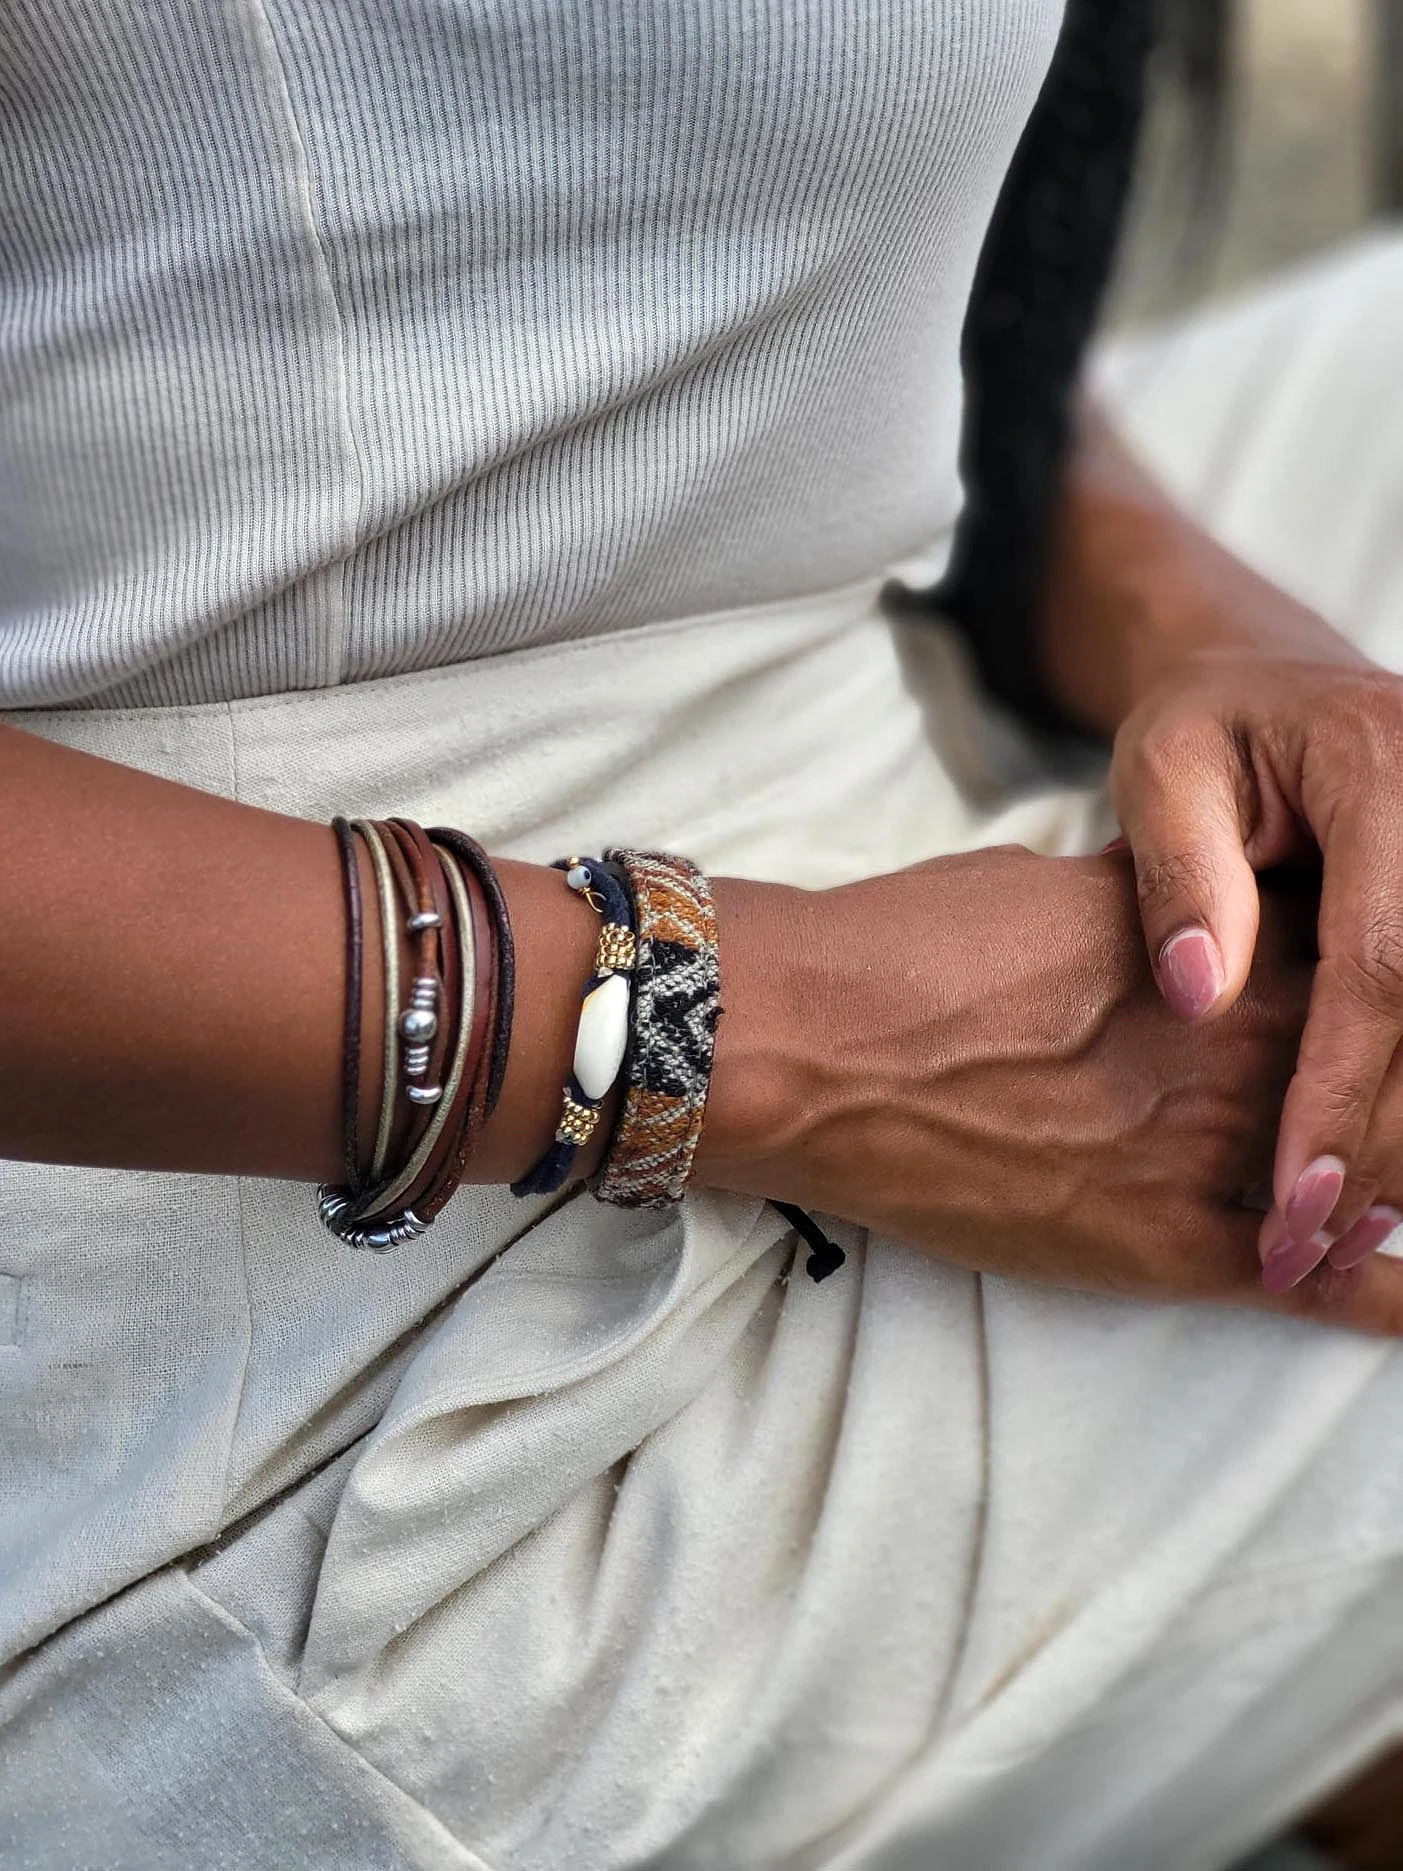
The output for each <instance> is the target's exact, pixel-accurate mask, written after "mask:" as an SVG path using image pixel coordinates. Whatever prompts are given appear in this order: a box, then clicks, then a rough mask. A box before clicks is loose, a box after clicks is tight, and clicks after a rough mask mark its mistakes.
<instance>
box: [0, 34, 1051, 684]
mask: <svg viewBox="0 0 1403 1871" xmlns="http://www.w3.org/2000/svg"><path fill="white" fill-rule="evenodd" d="M1061 12H1062V6H1061V0H142V3H141V4H140V5H138V4H136V0H4V5H3V6H0V705H4V706H25V705H34V704H43V703H64V702H78V703H81V702H85V701H86V702H90V703H99V704H103V705H115V704H135V705H149V704H159V703H169V702H202V701H216V700H220V699H229V698H233V697H237V696H243V695H250V694H260V693H265V692H268V691H272V690H278V689H287V688H306V687H314V686H318V685H325V684H330V683H339V682H348V681H356V680H361V679H365V678H368V677H374V676H380V675H385V674H389V673H392V672H396V671H401V670H408V669H417V668H423V667H427V666H431V665H437V664H441V663H446V662H454V661H458V660H460V659H463V658H466V657H474V656H483V655H490V654H492V653H493V652H495V651H500V650H504V649H509V648H513V647H515V646H517V645H520V644H526V643H539V642H549V641H553V640H559V639H562V638H568V637H574V636H579V635H581V634H583V633H586V632H592V631H603V630H615V629H619V628H623V627H627V626H630V625H635V624H640V623H645V622H650V621H654V620H661V619H665V618H670V617H677V616H683V615H688V614H691V613H698V612H705V611H711V610H716V609H720V608H723V607H730V606H735V605H748V604H753V603H759V602H763V601H765V600H767V599H771V598H777V597H784V596H790V595H798V594H801V593H803V592H805V591H809V590H818V589H821V588H824V587H828V586H834V585H839V584H844V583H847V582H849V581H851V580H854V579H857V578H860V577H862V576H863V575H864V574H866V573H868V572H871V571H873V570H875V569H877V568H880V567H881V566H882V565H884V564H888V563H890V562H891V561H892V560H894V559H896V558H898V557H900V556H901V555H903V554H904V553H906V552H908V551H911V550H913V549H916V548H918V547H920V546H921V545H923V544H924V543H926V542H927V541H929V540H930V538H931V537H932V535H933V534H935V533H936V531H937V530H938V529H939V528H940V527H942V526H948V525H949V524H950V523H951V522H952V521H953V518H954V516H955V513H956V510H957V506H958V478H957V474H956V467H955V453H956V442H957V434H958V424H959V416H960V385H959V369H958V340H959V332H960V325H961V320H962V317H963V313H964V308H965V304H966V301H967V298H968V294H969V288H970V282H971V277H972V274H973V270H974V266H975V262H976V259H977V257H978V252H979V247H980V242H981V240H982V238H983V235H984V231H985V228H986V225H987V222H988V218H989V215H990V212H991V209H992V207H993V203H994V200H995V196H996V194H997V191H998V188H999V185H1000V182H1001V181H1002V178H1003V175H1004V173H1005V170H1006V168H1007V165H1008V162H1009V160H1010V158H1011V155H1012V152H1013V148H1014V145H1015V143H1016V141H1017V138H1018V135H1019V132H1020V130H1021V128H1022V126H1023V123H1024V121H1025V119H1026V117H1027V114H1028V112H1029V110H1030V109H1031V106H1032V103H1033V100H1034V98H1035V96H1036V93H1037V89H1038V86H1039V84H1040V83H1041V80H1042V77H1043V75H1044V73H1045V70H1046V66H1047V61H1048V59H1049V57H1050V54H1051V50H1052V46H1053V42H1054V39H1055V36H1056V32H1057V29H1058V26H1059V23H1060V17H1061Z"/></svg>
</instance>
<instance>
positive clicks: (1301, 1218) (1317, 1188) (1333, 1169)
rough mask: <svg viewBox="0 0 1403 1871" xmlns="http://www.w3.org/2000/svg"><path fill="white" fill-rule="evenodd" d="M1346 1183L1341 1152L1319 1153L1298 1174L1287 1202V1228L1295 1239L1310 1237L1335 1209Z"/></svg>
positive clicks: (1303, 1239) (1301, 1239) (1316, 1232)
mask: <svg viewBox="0 0 1403 1871" xmlns="http://www.w3.org/2000/svg"><path fill="white" fill-rule="evenodd" d="M1344 1186H1345V1166H1344V1164H1343V1163H1342V1162H1341V1161H1340V1159H1339V1157H1337V1156H1318V1157H1316V1159H1315V1161H1314V1162H1313V1163H1307V1164H1306V1166H1305V1168H1304V1169H1303V1170H1302V1171H1301V1173H1300V1175H1299V1176H1297V1178H1296V1186H1295V1188H1294V1189H1293V1190H1292V1191H1291V1194H1290V1196H1289V1197H1288V1198H1287V1202H1286V1232H1287V1233H1288V1234H1289V1235H1290V1237H1291V1239H1292V1240H1293V1241H1308V1240H1309V1239H1310V1237H1311V1236H1312V1235H1313V1234H1318V1233H1319V1231H1320V1230H1321V1229H1322V1228H1323V1227H1324V1226H1325V1224H1326V1222H1327V1221H1328V1220H1329V1219H1330V1217H1331V1215H1333V1214H1334V1212H1335V1204H1336V1203H1337V1202H1338V1201H1339V1199H1340V1191H1341V1189H1343V1188H1344Z"/></svg>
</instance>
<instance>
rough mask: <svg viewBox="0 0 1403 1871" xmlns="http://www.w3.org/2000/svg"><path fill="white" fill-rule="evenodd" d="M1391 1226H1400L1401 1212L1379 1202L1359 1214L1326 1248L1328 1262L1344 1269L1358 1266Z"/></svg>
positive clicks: (1388, 1231)
mask: <svg viewBox="0 0 1403 1871" xmlns="http://www.w3.org/2000/svg"><path fill="white" fill-rule="evenodd" d="M1395 1228H1403V1215H1400V1214H1399V1212H1398V1210H1397V1209H1396V1208H1388V1207H1386V1206H1385V1205H1384V1204H1383V1203H1382V1202H1380V1203H1379V1204H1378V1205H1377V1206H1376V1207H1374V1208H1369V1209H1366V1210H1365V1211H1364V1213H1363V1214H1362V1215H1361V1216H1360V1217H1359V1220H1358V1221H1357V1222H1355V1224H1354V1226H1353V1227H1352V1228H1351V1229H1350V1230H1349V1232H1348V1233H1347V1234H1342V1235H1341V1236H1340V1238H1339V1240H1338V1241H1336V1243H1335V1245H1334V1246H1333V1247H1332V1248H1331V1249H1330V1265H1331V1266H1332V1267H1340V1268H1343V1269H1346V1270H1348V1269H1349V1268H1350V1267H1358V1266H1362V1265H1363V1263H1364V1262H1365V1261H1366V1260H1368V1259H1369V1257H1370V1256H1371V1255H1372V1254H1377V1253H1378V1251H1379V1249H1380V1248H1381V1247H1382V1246H1383V1244H1384V1242H1385V1241H1386V1240H1387V1239H1388V1237H1389V1236H1390V1235H1391V1234H1392V1233H1393V1231H1394V1229H1395Z"/></svg>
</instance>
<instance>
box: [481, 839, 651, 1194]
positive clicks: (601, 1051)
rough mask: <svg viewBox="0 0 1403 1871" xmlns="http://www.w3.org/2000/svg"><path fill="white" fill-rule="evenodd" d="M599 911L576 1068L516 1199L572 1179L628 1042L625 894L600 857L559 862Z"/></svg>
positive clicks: (629, 942) (631, 943)
mask: <svg viewBox="0 0 1403 1871" xmlns="http://www.w3.org/2000/svg"><path fill="white" fill-rule="evenodd" d="M553 868H554V869H555V870H558V871H564V872H565V881H566V883H567V884H568V885H569V886H570V888H571V889H572V890H574V891H576V892H577V893H578V894H579V895H580V896H582V897H583V898H584V899H585V901H586V902H587V903H588V904H589V906H590V908H591V909H593V910H595V911H597V912H598V914H599V916H600V917H601V918H602V921H601V922H600V925H599V943H598V946H597V948H596V949H595V955H594V967H593V969H592V970H591V973H590V977H589V980H588V981H586V982H585V985H584V987H583V989H582V990H581V993H580V1025H579V1030H578V1032H577V1034H576V1038H575V1063H574V1069H573V1071H572V1072H571V1074H570V1078H569V1080H568V1082H567V1084H566V1086H565V1091H564V1094H563V1096H562V1099H561V1106H560V1121H559V1123H558V1124H557V1125H556V1130H555V1137H554V1140H553V1141H552V1143H551V1147H550V1149H549V1150H547V1151H546V1153H545V1155H544V1156H543V1157H542V1158H541V1160H540V1161H539V1162H538V1163H535V1164H533V1165H532V1167H531V1168H530V1169H528V1170H527V1172H526V1174H525V1175H524V1176H523V1177H522V1178H521V1179H520V1181H519V1182H514V1183H513V1184H512V1185H511V1191H512V1194H513V1195H553V1194H554V1193H555V1191H556V1190H557V1189H560V1188H563V1187H564V1186H565V1184H566V1183H567V1182H568V1181H569V1180H570V1172H571V1170H572V1169H573V1168H574V1166H575V1160H576V1158H577V1157H578V1156H579V1154H580V1151H581V1149H582V1148H583V1146H584V1145H585V1144H587V1143H588V1142H589V1140H590V1138H591V1137H592V1136H593V1135H594V1132H595V1128H596V1126H597V1125H598V1123H599V1112H600V1108H601V1106H602V1105H603V1103H604V1100H605V1099H606V1098H607V1097H608V1096H609V1093H610V1092H611V1091H612V1090H613V1089H614V1085H615V1082H616V1081H617V1079H618V1076H619V1073H620V1071H621V1069H622V1067H623V1062H624V1053H625V1050H626V1048H627V1045H628V1033H629V1005H630V998H631V997H630V976H631V975H632V973H633V964H634V957H635V950H636V944H635V940H634V931H633V906H632V904H631V903H630V902H629V897H628V893H627V891H626V890H625V889H624V888H623V886H622V884H620V883H619V881H618V879H617V878H615V877H613V876H611V875H610V873H609V872H608V870H607V869H606V868H605V867H604V865H603V864H601V863H600V861H599V859H598V858H560V859H558V860H557V861H556V863H555V865H554V866H553Z"/></svg>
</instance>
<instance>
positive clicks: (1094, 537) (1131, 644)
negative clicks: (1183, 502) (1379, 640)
mask: <svg viewBox="0 0 1403 1871" xmlns="http://www.w3.org/2000/svg"><path fill="white" fill-rule="evenodd" d="M1041 648H1042V654H1043V666H1044V672H1045V675H1046V678H1047V681H1048V684H1049V687H1050V688H1051V690H1052V692H1053V694H1054V696H1055V697H1056V699H1057V700H1058V702H1059V703H1060V705H1061V706H1062V708H1063V709H1065V710H1066V712H1067V713H1068V714H1070V715H1071V716H1073V717H1074V718H1076V719H1077V720H1079V721H1082V722H1084V723H1086V724H1087V725H1088V726H1091V727H1093V728H1095V729H1097V730H1099V731H1100V732H1102V733H1105V734H1113V733H1114V732H1115V730H1116V729H1117V728H1118V727H1119V726H1120V724H1121V722H1122V721H1124V720H1125V719H1126V717H1127V716H1128V715H1129V714H1131V713H1132V712H1133V711H1134V709H1135V708H1137V707H1138V706H1139V704H1140V703H1141V702H1142V701H1143V700H1144V699H1145V698H1146V696H1148V695H1149V694H1150V693H1151V692H1152V691H1153V690H1154V689H1156V688H1158V687H1159V686H1160V685H1161V684H1162V683H1164V682H1166V681H1170V680H1173V679H1175V678H1176V677H1178V676H1179V675H1180V674H1182V673H1184V672H1186V671H1188V670H1189V669H1191V668H1192V667H1193V666H1194V665H1195V664H1198V663H1201V662H1204V661H1213V660H1218V659H1221V658H1223V657H1232V658H1251V657H1254V656H1260V655H1270V656H1272V657H1273V658H1278V659H1279V658H1300V659H1304V660H1309V661H1314V662H1320V661H1328V662H1332V663H1336V662H1349V663H1353V664H1361V663H1363V662H1365V661H1366V660H1367V659H1365V658H1364V657H1363V656H1362V655H1361V654H1360V652H1359V651H1357V650H1356V649H1354V648H1353V646H1352V645H1350V644H1349V643H1347V642H1346V641H1345V640H1344V639H1343V638H1342V637H1340V636H1338V635H1337V634H1336V633H1335V632H1334V631H1333V630H1331V629H1330V627H1329V625H1328V624H1326V623H1325V621H1324V620H1323V619H1322V618H1320V617H1319V616H1318V615H1316V613H1314V612H1313V611H1311V610H1310V609H1309V608H1308V607H1307V606H1305V605H1302V604H1299V603H1296V602H1295V601H1294V600H1292V599H1290V598H1288V597H1287V596H1286V595H1285V594H1284V593H1282V592H1281V591H1280V590H1279V589H1278V588H1277V587H1276V586H1274V585H1272V584H1270V583H1269V582H1268V581H1267V580H1265V579H1263V578H1262V577H1260V576H1259V574H1257V573H1256V572H1254V571H1253V570H1252V568H1251V567H1250V566H1248V565H1246V564H1245V563H1244V562H1243V561H1242V560H1241V559H1239V558H1237V557H1236V556H1235V555H1234V554H1233V553H1231V552H1230V551H1228V549H1227V548H1226V547H1224V546H1223V545H1221V544H1220V543H1219V542H1218V541H1217V540H1216V539H1214V538H1213V537H1212V536H1211V535H1210V534H1208V533H1207V532H1205V531H1204V530H1203V528H1202V527H1200V526H1199V525H1198V524H1197V523H1196V522H1195V521H1194V520H1193V519H1192V518H1191V517H1190V516H1189V515H1187V514H1186V513H1184V512H1183V511H1182V510H1181V509H1180V508H1178V507H1177V506H1176V505H1175V504H1174V503H1173V501H1172V500H1170V498H1169V497H1168V495H1167V494H1166V493H1165V492H1164V490H1163V489H1162V488H1160V487H1159V486H1158V484H1157V483H1156V482H1155V481H1154V479H1153V478H1152V477H1151V475H1150V474H1149V473H1148V472H1147V471H1146V470H1145V468H1144V467H1143V466H1142V465H1141V464H1140V463H1139V462H1138V461H1137V460H1136V459H1135V457H1134V455H1133V454H1132V453H1131V451H1130V450H1129V449H1128V448H1127V447H1126V445H1125V444H1124V443H1123V442H1122V441H1121V439H1120V437H1119V436H1118V435H1117V434H1116V433H1115V431H1114V429H1113V428H1112V427H1111V425H1110V424H1109V422H1108V421H1107V420H1106V419H1105V417H1104V416H1103V415H1102V414H1101V413H1100V412H1099V411H1098V410H1097V409H1096V408H1095V407H1094V406H1093V405H1090V404H1083V406H1082V409H1081V412H1080V417H1079V421H1078V426H1077V434H1076V441H1075V445H1074V448H1073V452H1072V454H1071V457H1070V459H1069V462H1068V467H1067V474H1066V479H1065V483H1064V487H1063V491H1062V497H1061V501H1060V503H1059V507H1058V512H1057V515H1056V520H1055V525H1054V532H1053V540H1052V553H1051V559H1050V563H1049V572H1048V579H1047V586H1046V598H1045V605H1044V611H1043V620H1042V634H1041Z"/></svg>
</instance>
